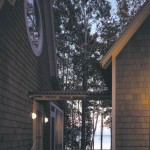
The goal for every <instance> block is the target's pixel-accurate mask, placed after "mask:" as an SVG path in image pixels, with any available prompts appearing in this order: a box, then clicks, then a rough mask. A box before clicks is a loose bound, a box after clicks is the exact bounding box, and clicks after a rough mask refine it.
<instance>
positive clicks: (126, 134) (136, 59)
mask: <svg viewBox="0 0 150 150" xmlns="http://www.w3.org/2000/svg"><path fill="white" fill-rule="evenodd" d="M149 148H150V16H149V17H148V18H147V19H146V21H145V22H144V23H143V25H142V26H141V27H140V28H139V29H138V31H137V32H136V33H135V34H134V36H133V37H132V39H131V40H130V41H129V42H128V44H127V45H126V46H125V48H124V49H123V50H122V51H121V53H120V54H119V55H118V56H117V59H116V150H149Z"/></svg>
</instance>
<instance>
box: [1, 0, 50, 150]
mask: <svg viewBox="0 0 150 150" xmlns="http://www.w3.org/2000/svg"><path fill="white" fill-rule="evenodd" d="M45 38H46V37H44V47H43V51H42V54H41V56H39V57H36V56H35V55H34V53H33V51H32V49H31V47H30V44H29V40H28V36H27V30H26V23H25V16H24V1H23V0H18V1H16V3H15V6H12V5H10V4H9V3H8V2H7V1H6V2H5V4H4V6H3V8H2V9H0V150H29V149H31V147H32V120H31V119H30V113H31V112H32V100H30V99H29V96H28V92H30V91H46V90H50V89H51V86H50V70H49V63H48V62H49V60H48V54H47V53H48V52H47V47H46V43H45V41H46V40H45Z"/></svg>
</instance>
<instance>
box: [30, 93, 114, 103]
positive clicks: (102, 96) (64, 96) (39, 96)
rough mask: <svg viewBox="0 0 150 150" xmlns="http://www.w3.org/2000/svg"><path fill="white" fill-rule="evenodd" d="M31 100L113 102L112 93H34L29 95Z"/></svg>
mask: <svg viewBox="0 0 150 150" xmlns="http://www.w3.org/2000/svg"><path fill="white" fill-rule="evenodd" d="M29 98H30V99H32V100H49V101H50V100H57V101H58V100H83V99H85V98H86V99H89V100H111V94H110V93H100V92H76V91H72V92H64V91H49V92H32V93H29Z"/></svg>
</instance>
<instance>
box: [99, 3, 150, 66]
mask: <svg viewBox="0 0 150 150" xmlns="http://www.w3.org/2000/svg"><path fill="white" fill-rule="evenodd" d="M149 15H150V0H147V1H146V2H145V4H144V5H143V7H142V8H141V9H140V11H139V12H138V13H137V15H136V16H135V18H134V19H133V21H132V22H131V23H130V24H129V25H128V26H127V28H126V30H125V31H124V32H123V33H122V34H121V36H120V37H119V38H118V39H117V40H116V42H115V43H114V44H113V46H112V47H111V48H110V49H109V51H108V52H107V53H106V55H105V56H104V57H103V59H102V60H101V61H100V66H101V67H103V68H107V67H108V65H109V64H110V63H111V61H112V56H113V57H116V56H117V55H118V54H119V53H120V52H121V50H122V49H123V48H124V47H125V45H126V44H127V42H128V41H129V40H130V39H131V38H132V36H133V35H134V33H135V32H136V31H137V30H138V28H139V27H140V26H141V25H142V23H143V22H144V21H145V20H146V18H147V17H148V16H149Z"/></svg>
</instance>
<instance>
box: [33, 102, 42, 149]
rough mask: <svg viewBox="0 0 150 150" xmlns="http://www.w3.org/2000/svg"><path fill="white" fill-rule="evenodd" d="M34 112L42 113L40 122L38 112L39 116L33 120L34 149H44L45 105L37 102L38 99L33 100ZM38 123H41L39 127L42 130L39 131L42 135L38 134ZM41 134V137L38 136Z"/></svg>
mask: <svg viewBox="0 0 150 150" xmlns="http://www.w3.org/2000/svg"><path fill="white" fill-rule="evenodd" d="M33 112H34V113H36V114H37V113H40V115H41V116H40V124H39V122H38V121H37V120H38V117H39V116H38V114H37V118H36V119H34V120H33V146H32V148H33V150H38V149H39V150H43V121H44V120H43V106H42V105H41V104H40V103H38V102H36V101H33ZM37 125H40V126H39V128H38V129H40V131H38V133H39V134H40V135H38V134H37V130H38V129H37ZM38 136H40V137H38ZM38 138H40V147H37V142H38V140H39V139H38Z"/></svg>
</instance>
